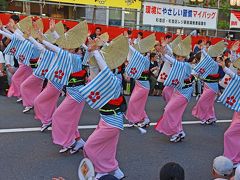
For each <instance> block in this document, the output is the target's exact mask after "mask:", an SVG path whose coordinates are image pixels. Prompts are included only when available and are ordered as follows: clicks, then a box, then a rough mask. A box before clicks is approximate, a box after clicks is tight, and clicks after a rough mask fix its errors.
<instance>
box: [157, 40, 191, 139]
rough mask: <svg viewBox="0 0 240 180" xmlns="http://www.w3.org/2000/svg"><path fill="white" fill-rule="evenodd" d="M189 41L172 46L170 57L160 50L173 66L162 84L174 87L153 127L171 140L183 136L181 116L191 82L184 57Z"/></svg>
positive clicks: (188, 50)
mask: <svg viewBox="0 0 240 180" xmlns="http://www.w3.org/2000/svg"><path fill="white" fill-rule="evenodd" d="M190 44H191V41H189V39H186V40H184V41H181V42H180V43H179V44H177V45H176V46H175V47H173V53H174V54H175V55H176V57H175V58H173V57H170V56H169V55H167V54H165V51H164V50H163V51H162V55H163V56H164V58H165V59H166V60H167V61H169V62H170V63H171V64H172V65H173V66H172V68H171V71H170V74H169V76H168V78H167V79H166V81H165V82H164V85H166V86H172V87H174V88H175V89H174V92H173V94H172V97H171V98H170V100H169V102H168V103H167V105H166V107H165V108H164V113H163V115H162V116H161V117H160V119H159V121H158V123H157V125H156V127H155V129H156V130H157V131H158V132H160V133H163V134H165V135H167V136H170V137H171V138H170V141H171V142H179V141H181V140H182V139H183V138H184V137H185V136H186V134H185V132H184V131H183V127H182V116H183V113H184V111H185V109H186V107H187V105H188V102H189V101H190V99H191V95H192V91H193V88H192V82H193V77H192V75H191V71H192V68H191V65H190V64H189V63H187V62H186V57H187V56H188V55H189V53H190V52H191V49H190V48H189V47H190Z"/></svg>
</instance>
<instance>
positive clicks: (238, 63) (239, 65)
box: [233, 58, 240, 69]
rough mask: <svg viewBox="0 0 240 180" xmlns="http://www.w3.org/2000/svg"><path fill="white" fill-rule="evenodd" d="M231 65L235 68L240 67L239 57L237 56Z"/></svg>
mask: <svg viewBox="0 0 240 180" xmlns="http://www.w3.org/2000/svg"><path fill="white" fill-rule="evenodd" d="M233 66H234V67H236V68H237V69H240V58H238V59H237V60H236V61H235V62H234V63H233Z"/></svg>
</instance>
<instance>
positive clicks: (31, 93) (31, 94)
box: [20, 20, 64, 113]
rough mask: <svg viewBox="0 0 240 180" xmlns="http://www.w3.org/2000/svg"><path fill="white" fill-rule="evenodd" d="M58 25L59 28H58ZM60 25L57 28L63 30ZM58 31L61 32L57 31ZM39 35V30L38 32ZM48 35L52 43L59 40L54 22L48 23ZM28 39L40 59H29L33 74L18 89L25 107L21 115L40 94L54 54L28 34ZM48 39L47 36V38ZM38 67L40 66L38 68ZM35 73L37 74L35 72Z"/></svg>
mask: <svg viewBox="0 0 240 180" xmlns="http://www.w3.org/2000/svg"><path fill="white" fill-rule="evenodd" d="M59 25H60V26H59ZM61 25H62V23H58V28H62V31H63V29H64V27H63V25H62V26H61ZM57 30H58V31H61V30H59V29H57ZM38 32H40V33H41V30H38ZM50 33H51V36H52V37H53V38H52V39H53V40H52V41H54V40H57V39H58V38H59V35H58V33H57V32H56V28H55V22H54V20H51V21H50ZM28 36H29V37H28V39H29V40H30V41H31V42H32V43H33V44H34V45H35V49H36V48H37V50H38V51H40V52H41V55H40V57H41V58H40V59H39V60H38V59H31V60H30V66H31V67H32V69H33V74H32V75H31V76H29V77H28V78H27V79H26V80H25V81H24V82H23V83H22V84H21V87H20V92H21V96H22V100H23V106H24V107H25V108H24V110H23V113H26V112H28V111H30V110H31V109H32V108H33V104H34V100H35V99H36V97H37V96H38V95H39V94H40V93H41V91H42V88H43V83H44V79H45V76H44V75H45V71H47V69H48V67H49V66H50V63H51V60H52V58H53V57H54V55H55V53H54V52H51V51H48V50H46V48H45V46H44V45H42V44H41V43H39V42H37V41H36V40H35V39H34V38H33V37H32V36H31V33H30V32H29V33H28ZM48 37H49V36H48ZM38 66H40V67H39V68H38ZM43 68H44V69H43ZM35 71H37V72H35Z"/></svg>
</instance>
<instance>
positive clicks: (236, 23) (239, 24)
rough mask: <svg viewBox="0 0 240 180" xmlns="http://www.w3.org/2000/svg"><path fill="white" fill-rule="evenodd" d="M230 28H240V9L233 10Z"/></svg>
mask: <svg viewBox="0 0 240 180" xmlns="http://www.w3.org/2000/svg"><path fill="white" fill-rule="evenodd" d="M230 28H240V11H231V17H230Z"/></svg>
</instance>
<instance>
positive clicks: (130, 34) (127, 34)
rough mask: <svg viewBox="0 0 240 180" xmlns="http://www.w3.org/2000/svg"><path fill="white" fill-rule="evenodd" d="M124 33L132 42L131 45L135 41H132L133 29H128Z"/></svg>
mask: <svg viewBox="0 0 240 180" xmlns="http://www.w3.org/2000/svg"><path fill="white" fill-rule="evenodd" d="M123 35H124V36H125V37H127V38H128V42H129V43H130V45H132V44H133V42H132V31H131V30H130V29H128V30H127V31H124V32H123Z"/></svg>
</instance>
